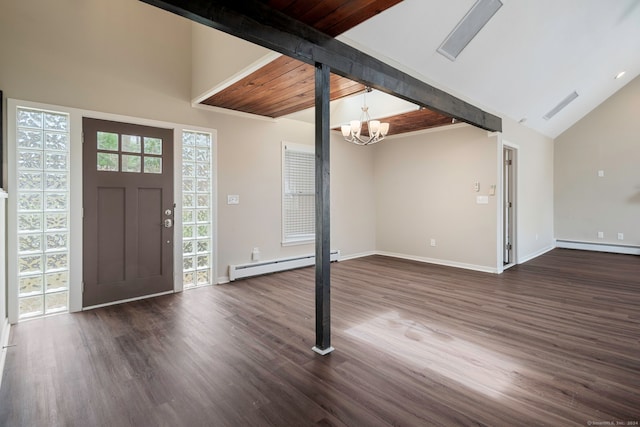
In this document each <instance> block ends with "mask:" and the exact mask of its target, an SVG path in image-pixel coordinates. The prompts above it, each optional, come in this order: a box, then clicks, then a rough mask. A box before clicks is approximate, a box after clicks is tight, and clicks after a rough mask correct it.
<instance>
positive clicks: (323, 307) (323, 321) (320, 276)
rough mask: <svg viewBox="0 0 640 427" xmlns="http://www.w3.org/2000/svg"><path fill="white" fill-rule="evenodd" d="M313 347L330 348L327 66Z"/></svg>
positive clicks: (321, 101) (320, 74)
mask: <svg viewBox="0 0 640 427" xmlns="http://www.w3.org/2000/svg"><path fill="white" fill-rule="evenodd" d="M315 66H316V132H315V133H316V345H315V346H314V347H313V351H315V352H316V353H319V354H322V355H325V354H327V353H330V352H331V351H333V347H331V302H330V300H331V259H330V256H331V253H330V244H331V239H330V225H329V222H330V215H329V188H330V182H329V179H330V170H329V140H330V138H329V131H330V128H329V101H330V100H329V87H330V84H329V78H330V70H329V66H327V65H325V64H320V63H316V64H315Z"/></svg>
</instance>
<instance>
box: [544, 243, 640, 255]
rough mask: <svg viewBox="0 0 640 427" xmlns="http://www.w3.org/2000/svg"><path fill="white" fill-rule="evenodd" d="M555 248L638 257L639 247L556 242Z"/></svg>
mask: <svg viewBox="0 0 640 427" xmlns="http://www.w3.org/2000/svg"><path fill="white" fill-rule="evenodd" d="M556 247H557V248H563V249H580V250H583V251H594V252H611V253H614V254H625V255H640V246H633V245H616V244H613V243H595V242H580V241H572V240H557V241H556Z"/></svg>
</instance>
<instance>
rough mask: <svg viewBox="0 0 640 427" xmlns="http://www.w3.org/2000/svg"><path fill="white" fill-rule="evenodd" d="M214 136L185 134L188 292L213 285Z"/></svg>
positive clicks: (184, 240) (185, 272)
mask: <svg viewBox="0 0 640 427" xmlns="http://www.w3.org/2000/svg"><path fill="white" fill-rule="evenodd" d="M212 157H213V156H212V143H211V134H209V133H203V132H191V131H185V132H184V133H183V134H182V253H183V258H182V260H183V262H182V268H183V272H182V274H183V285H184V288H185V289H188V288H194V287H197V286H204V285H210V284H211V283H213V278H212V277H211V274H212V269H211V266H212V263H213V255H214V254H213V250H212V244H211V242H212V232H211V231H212V230H213V223H212V215H211V212H212V211H211V201H212V200H213V194H212V189H213V185H212V182H213V180H212Z"/></svg>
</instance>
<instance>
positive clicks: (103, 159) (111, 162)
mask: <svg viewBox="0 0 640 427" xmlns="http://www.w3.org/2000/svg"><path fill="white" fill-rule="evenodd" d="M97 165H98V170H99V171H108V172H117V171H118V169H119V167H118V155H117V154H111V153H98V163H97Z"/></svg>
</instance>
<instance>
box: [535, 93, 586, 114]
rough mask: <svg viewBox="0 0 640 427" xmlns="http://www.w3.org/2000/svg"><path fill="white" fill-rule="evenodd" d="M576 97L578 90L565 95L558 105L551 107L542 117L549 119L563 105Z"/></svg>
mask: <svg viewBox="0 0 640 427" xmlns="http://www.w3.org/2000/svg"><path fill="white" fill-rule="evenodd" d="M577 97H578V92H576V91H573V92H572V93H571V94H570V95H569V96H567V97H566V98H565V99H563V100H562V101H560V103H559V104H558V105H556V106H555V107H553V109H552V110H551V111H549V112H548V113H547V114H545V115H544V116H542V118H543V119H545V120H549V119H550V118H551V117H553V116H555V115H556V114H558V113H559V112H560V111H561V110H562V109H563V108H564V107H566V106H567V105H569V104H570V103H571V101H573V100H574V99H576V98H577Z"/></svg>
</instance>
